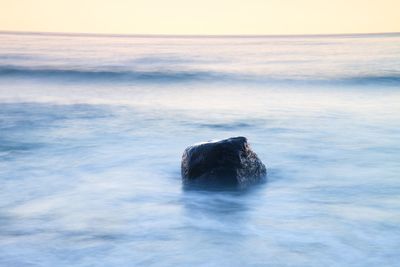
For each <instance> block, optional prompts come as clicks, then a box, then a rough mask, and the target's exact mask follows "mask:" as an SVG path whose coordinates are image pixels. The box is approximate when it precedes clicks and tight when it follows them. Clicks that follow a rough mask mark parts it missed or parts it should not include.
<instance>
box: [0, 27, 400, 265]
mask: <svg viewBox="0 0 400 267" xmlns="http://www.w3.org/2000/svg"><path fill="white" fill-rule="evenodd" d="M0 59H1V61H0V62H1V63H0V222H1V223H0V266H18V267H19V266H322V265H325V266H396V265H397V264H398V262H399V261H400V254H399V249H398V248H399V246H400V180H399V179H400V177H399V173H400V90H399V89H400V35H396V34H394V35H366V36H365V35H361V36H327V37H321V36H320V37H318V36H317V37H264V38H261V37H260V38H155V37H154V38H143V37H95V36H50V35H14V34H0ZM238 135H242V136H247V137H248V139H249V141H250V143H251V146H252V147H253V149H254V150H255V151H256V152H257V154H258V155H259V157H260V158H261V159H262V160H263V162H264V163H265V164H266V165H267V168H268V182H267V183H266V184H263V185H260V186H256V187H253V188H249V189H247V190H239V191H217V192H210V191H201V190H198V191H187V190H184V189H183V188H182V184H181V179H180V157H181V154H182V152H183V150H184V148H185V147H186V146H188V145H190V144H192V143H195V142H199V141H205V140H211V139H218V138H226V137H231V136H238Z"/></svg>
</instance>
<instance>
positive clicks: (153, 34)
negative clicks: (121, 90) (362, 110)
mask: <svg viewBox="0 0 400 267" xmlns="http://www.w3.org/2000/svg"><path fill="white" fill-rule="evenodd" d="M0 34H12V35H52V36H71V37H79V36H89V37H142V38H263V37H335V36H337V37H346V36H347V37H352V36H371V35H372V36H381V35H400V32H371V33H311V34H156V33H149V34H147V33H145V34H141V33H139V34H135V33H90V32H46V31H13V30H0Z"/></svg>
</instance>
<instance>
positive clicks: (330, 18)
mask: <svg viewBox="0 0 400 267" xmlns="http://www.w3.org/2000/svg"><path fill="white" fill-rule="evenodd" d="M0 30H3V31H4V30H5V31H46V32H88V33H115V34H125V33H126V34H330V33H376V32H400V0H242V1H239V0H0Z"/></svg>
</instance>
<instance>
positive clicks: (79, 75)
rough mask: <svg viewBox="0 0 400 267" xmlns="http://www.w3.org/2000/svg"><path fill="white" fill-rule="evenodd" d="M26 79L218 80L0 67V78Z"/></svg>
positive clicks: (194, 74) (203, 75)
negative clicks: (14, 77)
mask: <svg viewBox="0 0 400 267" xmlns="http://www.w3.org/2000/svg"><path fill="white" fill-rule="evenodd" d="M7 76H8V77H11V76H17V77H26V78H29V77H31V78H49V79H54V78H56V79H59V78H64V79H70V80H71V79H73V80H91V81H93V80H100V81H107V80H112V81H115V80H121V81H129V80H137V81H190V80H200V79H213V78H217V77H216V76H218V74H217V73H212V72H206V71H168V70H167V71H158V70H155V71H137V70H129V71H128V70H79V69H50V68H49V69H46V68H40V69H39V68H20V67H0V77H7Z"/></svg>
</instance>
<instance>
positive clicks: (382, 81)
mask: <svg viewBox="0 0 400 267" xmlns="http://www.w3.org/2000/svg"><path fill="white" fill-rule="evenodd" d="M0 77H19V78H40V79H56V80H58V79H63V80H67V81H80V82H85V81H87V82H96V81H99V82H107V81H110V82H149V83H151V82H155V83H156V82H163V83H174V82H196V81H225V82H254V83H266V84H268V83H271V84H273V83H289V84H290V83H295V84H300V85H301V84H303V85H314V84H315V85H330V84H332V85H334V84H347V85H389V86H400V74H399V75H363V76H346V77H330V78H323V77H322V78H321V77H315V79H313V78H310V77H307V78H301V77H300V78H298V77H296V78H293V77H290V76H286V77H272V76H268V75H254V74H249V73H225V72H218V71H184V70H152V71H141V70H118V69H115V70H111V69H106V70H96V69H93V70H92V69H84V70H81V69H73V68H71V69H67V68H64V69H63V68H29V67H19V66H18V67H14V66H0Z"/></svg>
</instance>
